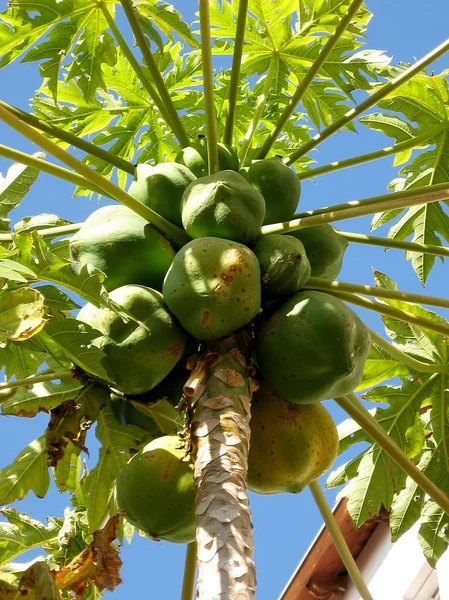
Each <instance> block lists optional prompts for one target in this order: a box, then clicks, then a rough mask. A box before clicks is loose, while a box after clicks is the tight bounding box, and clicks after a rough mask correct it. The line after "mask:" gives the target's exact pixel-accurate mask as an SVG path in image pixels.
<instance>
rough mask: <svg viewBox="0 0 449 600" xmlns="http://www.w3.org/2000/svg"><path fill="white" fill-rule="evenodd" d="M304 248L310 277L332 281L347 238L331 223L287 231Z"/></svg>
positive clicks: (344, 249)
mask: <svg viewBox="0 0 449 600" xmlns="http://www.w3.org/2000/svg"><path fill="white" fill-rule="evenodd" d="M289 235H292V236H293V237H295V238H296V239H298V240H299V241H300V242H302V243H303V245H304V248H305V249H306V254H307V258H308V259H309V262H310V266H311V269H312V277H320V278H321V279H327V280H328V281H334V279H336V278H337V277H338V275H339V273H340V271H341V267H342V265H343V257H344V254H345V252H346V248H347V247H348V243H349V242H348V240H347V239H345V238H344V237H343V236H342V235H340V234H339V233H338V231H337V230H336V229H334V228H333V227H332V226H331V225H329V224H327V223H325V224H323V225H316V226H315V227H307V228H305V229H299V230H298V231H292V232H291V233H289Z"/></svg>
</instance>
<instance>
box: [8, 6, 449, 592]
mask: <svg viewBox="0 0 449 600" xmlns="http://www.w3.org/2000/svg"><path fill="white" fill-rule="evenodd" d="M368 4H369V3H368ZM179 5H180V7H181V8H182V6H181V3H179ZM177 8H179V7H178V6H175V7H173V6H171V5H170V4H166V3H163V2H160V1H159V0H134V1H132V0H120V1H115V0H107V1H106V0H96V1H95V2H91V1H89V0H77V1H76V2H73V1H72V0H43V1H41V2H39V3H35V2H33V1H32V0H11V2H10V3H9V5H8V8H7V9H6V10H5V11H4V12H3V13H1V14H0V56H1V61H0V66H1V67H5V66H7V65H9V64H11V63H13V62H14V61H17V62H28V63H33V62H37V63H39V72H40V76H41V79H42V81H41V85H40V87H39V89H38V90H37V91H36V93H35V95H34V97H33V98H32V100H31V111H30V112H26V111H23V110H22V109H20V108H17V107H15V106H13V105H11V104H9V103H7V102H5V101H4V100H2V99H0V120H1V121H2V124H3V125H4V126H8V127H10V128H12V129H13V130H15V131H16V132H17V133H18V134H20V135H22V136H24V137H25V138H26V139H27V140H28V142H30V143H33V144H35V145H36V146H37V147H38V148H39V149H40V151H39V152H37V153H34V154H33V153H25V152H21V151H19V150H16V149H14V148H11V147H8V146H5V145H0V156H2V157H3V158H5V159H8V160H10V161H12V162H14V163H15V164H14V166H13V167H12V168H11V170H10V171H9V172H8V175H7V177H6V178H4V179H3V180H2V181H0V200H1V204H0V206H1V211H2V212H1V215H0V218H1V221H0V224H1V231H0V281H1V290H0V337H1V349H0V358H1V361H2V362H1V366H2V369H3V374H4V381H3V382H2V383H0V404H1V410H2V414H3V415H7V416H16V417H25V418H30V417H35V416H36V415H38V414H39V413H47V414H48V415H49V421H48V425H47V427H46V429H45V431H43V433H42V435H41V436H40V437H39V438H38V439H36V440H34V441H33V442H31V443H30V444H29V445H28V446H27V447H26V448H25V449H24V450H23V451H22V452H21V453H20V454H19V455H18V456H17V457H16V459H15V460H14V461H13V462H12V463H11V464H10V465H6V466H3V468H2V469H1V470H0V504H2V505H8V504H12V503H14V502H15V501H16V500H22V499H23V498H25V496H27V495H28V494H29V493H30V492H34V494H35V495H36V496H38V497H45V495H46V493H47V491H48V489H49V485H50V476H51V477H52V478H53V480H54V483H55V484H56V486H57V488H58V489H59V490H60V491H62V492H66V493H67V494H68V501H69V502H70V503H71V507H68V508H67V510H66V511H65V513H64V518H53V519H50V520H49V523H48V525H43V524H42V523H40V522H38V521H36V520H34V519H32V518H31V517H30V516H28V515H26V514H21V513H18V512H17V511H16V510H15V509H13V508H8V507H6V508H4V509H2V515H3V517H5V519H6V521H8V522H3V521H2V522H1V523H0V531H2V537H1V539H0V599H1V600H3V599H8V598H17V597H18V595H21V596H22V595H26V596H27V597H30V598H36V599H40V598H46V599H51V600H56V599H58V598H69V597H73V596H77V597H83V598H99V597H100V596H101V594H102V592H103V590H105V589H106V590H114V589H115V587H116V586H117V585H118V584H119V583H120V581H121V580H120V566H121V559H120V557H119V549H118V544H117V540H118V541H122V540H123V539H125V538H126V539H128V540H131V538H132V537H133V535H134V534H135V533H140V534H141V535H143V536H146V537H147V538H149V539H152V540H167V541H169V542H173V543H182V544H187V553H186V571H185V579H184V586H183V591H182V598H183V600H187V599H188V598H192V595H193V590H194V586H195V573H196V568H197V565H198V581H197V595H198V597H199V598H201V599H203V600H205V599H209V598H214V599H218V598H220V599H223V600H224V599H226V598H228V599H230V600H231V599H237V598H239V599H244V598H245V599H246V598H254V597H255V594H256V571H255V564H254V559H253V550H254V542H253V537H252V523H251V513H250V509H249V500H248V490H252V491H254V492H256V493H261V494H279V493H299V492H301V491H302V490H303V489H305V488H306V487H307V486H309V487H310V490H311V492H312V494H313V496H314V498H315V500H316V502H317V505H318V507H319V509H320V511H322V513H323V518H324V519H325V521H326V523H327V524H328V526H329V528H330V531H331V532H332V535H333V537H334V541H335V544H336V545H337V548H338V550H339V552H340V553H341V555H342V557H343V558H344V561H345V566H346V569H347V570H348V572H349V574H350V576H351V577H352V578H353V580H354V582H355V584H356V585H357V588H358V589H359V592H360V595H361V597H362V598H364V599H365V600H366V599H370V598H371V596H370V594H369V591H368V589H367V587H366V584H365V583H364V582H363V580H362V578H361V576H360V573H359V572H358V570H357V567H356V565H355V563H354V561H353V560H352V558H351V557H350V556H349V555H348V551H347V549H346V548H345V546H344V542H343V541H342V540H341V536H339V535H338V532H337V531H336V529H335V524H334V523H332V517H331V515H330V514H329V509H328V507H327V505H326V503H325V500H324V496H323V493H322V491H321V489H320V486H319V484H318V483H317V479H318V478H319V477H320V476H321V475H323V473H325V472H326V471H328V470H329V469H330V468H331V466H332V464H333V463H334V461H335V458H336V456H337V454H338V453H343V452H345V451H346V450H348V449H350V448H352V446H354V445H355V444H358V443H359V442H365V443H366V449H365V450H364V451H363V452H361V453H360V454H358V455H354V452H353V453H352V455H351V458H350V459H348V461H347V462H346V463H345V464H344V465H343V466H341V467H339V468H338V469H337V470H336V471H334V472H333V473H331V475H330V477H329V479H328V486H329V487H336V486H340V485H342V484H346V487H345V488H344V489H343V491H342V492H341V493H342V494H343V495H345V496H347V497H348V498H349V501H348V508H349V511H350V514H351V516H352V518H353V520H354V523H355V524H356V525H357V526H359V525H361V524H363V523H364V522H365V521H366V520H367V519H368V518H369V517H370V516H372V515H375V514H378V513H379V512H380V510H381V509H382V507H383V508H384V509H386V510H387V511H388V512H389V515H390V525H391V530H392V536H393V539H397V538H398V537H399V536H400V535H401V534H402V533H404V532H405V531H406V530H408V529H409V528H410V527H411V526H412V525H414V524H415V523H416V522H417V521H418V520H420V521H421V528H420V532H419V538H420V542H421V545H422V547H423V551H424V553H425V555H426V557H427V559H428V561H429V562H430V564H432V565H434V564H435V563H436V561H437V560H438V558H439V557H440V556H441V555H442V553H443V552H444V551H445V550H446V548H447V545H448V536H447V528H448V527H449V495H448V494H449V474H448V466H449V456H448V452H447V446H448V444H449V437H448V433H447V431H448V427H449V425H448V416H447V415H448V411H447V406H446V400H447V393H448V392H447V388H448V385H447V380H446V377H447V375H448V372H449V366H448V357H447V348H446V343H447V337H448V336H449V323H448V322H447V321H446V320H445V319H444V318H443V317H442V316H441V315H440V314H438V313H436V312H434V311H433V310H431V309H429V308H427V307H436V308H438V309H441V308H449V300H447V298H442V297H437V296H431V295H428V294H421V293H415V292H408V291H402V290H399V289H398V288H397V286H396V283H395V282H394V281H393V280H392V279H391V278H390V277H388V276H387V275H386V274H383V273H381V272H379V271H375V273H374V285H369V283H370V282H368V281H367V282H366V284H363V285H362V284H358V283H355V282H345V281H341V280H340V278H339V276H340V271H341V269H342V265H343V264H344V260H345V254H346V251H347V249H348V246H350V245H352V246H355V245H371V246H374V247H376V246H377V247H380V248H384V249H389V250H390V251H391V252H395V251H398V250H399V251H401V250H402V251H405V252H406V255H405V256H406V259H407V261H409V263H410V264H407V265H406V268H407V269H413V270H414V271H415V272H416V275H417V277H418V279H419V281H420V282H421V283H422V284H423V285H424V284H425V283H426V281H427V279H428V277H429V275H430V273H431V271H432V268H433V267H434V264H435V259H436V258H438V257H439V258H441V259H442V260H443V259H444V257H447V256H449V249H448V247H447V246H446V245H445V243H446V244H448V243H449V218H448V216H447V212H446V203H447V200H448V199H449V177H448V172H447V169H446V162H447V160H446V159H447V148H446V141H447V131H448V112H447V106H448V105H449V102H448V100H449V91H448V82H447V73H446V72H442V73H435V72H431V71H429V69H428V68H429V67H430V65H432V63H434V62H435V61H436V60H437V59H438V58H440V57H441V56H443V55H444V54H445V53H446V52H447V51H448V50H449V41H445V42H444V43H442V44H440V45H439V46H438V47H436V48H435V49H434V50H429V52H428V53H427V54H426V55H425V56H423V57H422V58H421V59H419V60H417V61H416V62H415V63H414V64H411V65H408V64H404V63H402V62H400V61H398V60H396V59H395V62H394V63H393V62H392V61H391V60H390V59H389V58H388V57H387V56H386V55H385V54H384V53H382V52H380V51H376V50H369V49H367V48H366V47H365V46H364V41H363V39H364V37H365V36H366V31H367V29H368V24H369V21H370V19H371V17H372V14H371V13H370V11H369V8H371V7H369V6H368V7H367V6H365V2H364V1H363V0H338V1H335V0H299V2H298V1H296V0H295V1H292V0H240V1H239V2H236V1H231V0H221V1H220V2H219V1H218V0H199V2H198V6H197V7H196V9H197V11H198V12H197V20H196V21H195V22H194V23H193V24H191V25H190V24H189V23H188V22H187V20H186V19H184V18H183V17H182V16H181V14H180V13H179V12H178V10H177ZM19 70H20V68H19V67H17V72H19ZM356 124H357V126H358V127H359V128H361V127H365V128H369V129H371V130H372V131H376V132H380V133H382V134H383V135H384V136H385V137H387V138H393V139H394V143H393V144H391V143H389V144H388V145H387V146H386V147H384V148H382V149H380V150H374V151H371V152H369V153H367V154H358V155H356V153H355V152H354V156H352V157H350V158H345V159H341V160H335V161H334V162H332V163H329V164H321V165H315V164H314V163H315V159H316V157H317V154H316V153H315V152H314V151H315V149H316V148H318V147H319V145H320V144H322V143H323V142H325V141H326V140H327V139H328V138H330V137H331V136H332V135H334V134H335V133H337V132H340V131H345V132H348V133H350V132H356V131H357V127H356ZM354 139H355V136H354ZM385 144H387V142H385ZM355 145H356V144H354V146H355ZM385 156H394V161H395V166H398V167H401V168H400V170H399V172H398V173H396V174H395V177H394V179H393V180H392V182H391V184H390V186H389V191H388V193H385V194H382V195H380V196H372V194H370V189H369V186H367V189H366V192H367V193H366V194H365V196H364V197H363V198H362V199H357V200H354V199H351V198H348V201H347V202H345V203H342V204H332V202H328V201H326V202H325V203H326V204H329V206H320V207H318V208H315V209H313V210H307V211H303V209H302V208H301V202H300V200H302V197H303V196H304V195H305V193H306V192H305V190H307V187H306V184H304V183H303V182H305V181H307V180H312V179H315V178H318V177H320V176H324V175H326V174H328V173H331V172H335V171H338V170H342V169H349V168H354V169H355V168H356V167H357V166H358V165H360V164H363V163H368V162H371V161H375V160H377V159H380V158H383V157H385ZM52 159H54V161H56V163H57V164H56V163H55V162H54V161H52ZM41 172H42V173H48V174H50V175H52V176H54V177H55V178H59V179H62V180H65V181H67V182H69V183H70V184H72V185H73V186H74V187H73V195H74V197H75V198H78V197H80V196H86V197H91V196H96V198H98V199H99V200H101V202H102V203H103V205H102V206H100V207H99V208H97V207H95V208H94V209H92V210H91V211H90V214H89V216H88V217H87V218H86V219H85V220H84V221H83V222H77V223H74V222H71V221H70V220H69V219H67V218H66V216H65V215H64V202H63V200H64V199H61V201H60V203H59V206H60V214H58V215H54V214H46V213H39V211H35V212H37V213H38V214H33V215H30V216H27V217H24V218H23V219H21V220H19V221H18V222H16V223H11V218H10V216H9V214H10V212H11V211H13V209H15V208H16V207H18V206H19V205H21V203H22V202H23V205H22V208H23V207H24V206H26V202H27V192H28V190H29V188H30V186H31V185H32V183H33V182H34V181H35V180H36V178H37V177H38V176H39V173H41ZM351 172H352V171H351V170H350V171H347V173H348V177H351ZM67 200H68V199H67ZM302 202H303V203H304V201H303V200H302ZM323 204H324V202H323ZM298 205H299V206H298ZM90 206H92V205H90ZM297 211H300V212H297ZM12 216H13V215H12ZM361 217H368V218H372V221H371V228H372V229H376V228H379V227H381V226H385V225H389V227H390V228H389V230H388V231H387V233H386V234H385V235H384V236H383V237H376V236H373V235H371V234H365V233H363V227H362V226H360V229H359V231H358V232H357V233H350V232H344V231H341V230H339V229H338V228H337V227H336V226H335V224H338V223H339V221H347V220H349V221H350V222H351V223H352V222H355V223H356V224H357V223H361V222H365V221H361ZM382 231H383V230H382ZM423 305H424V306H426V308H424V306H423ZM361 309H365V310H361ZM369 311H370V312H371V313H375V314H377V315H380V316H381V318H382V322H383V325H384V326H385V335H380V334H379V333H377V332H376V331H374V330H373V329H371V328H370V327H368V325H367V322H368V319H367V317H366V315H367V314H369ZM393 384H394V385H393ZM355 392H363V397H362V398H360V397H358V396H356V395H355ZM361 400H364V401H368V402H372V403H376V404H377V405H379V404H382V405H385V407H380V408H379V407H376V406H375V405H374V407H375V410H374V411H372V410H371V411H369V410H367V407H366V404H365V402H362V401H361ZM323 401H333V402H335V403H336V404H337V405H338V406H339V407H341V408H342V409H343V410H344V411H345V412H346V413H347V415H348V417H349V419H348V421H345V422H344V423H343V424H341V425H340V427H339V429H338V431H337V428H336V424H335V422H334V420H333V419H332V417H331V415H330V414H329V412H328V410H327V408H326V407H325V405H323V404H322V402H323ZM93 427H95V433H96V437H97V439H98V441H99V443H100V451H99V458H98V462H97V463H96V464H94V465H93V466H92V465H90V466H89V468H87V467H86V465H85V464H84V460H83V457H84V455H85V453H87V451H88V446H89V439H90V438H88V432H89V430H91V429H92V428H93ZM2 540H6V542H5V543H3V541H2ZM148 543H150V542H148ZM39 546H40V547H42V549H43V550H44V551H45V552H46V554H45V556H44V557H40V558H39V559H35V560H33V561H32V562H31V563H29V564H27V565H23V564H21V565H18V564H17V563H15V562H14V559H15V558H16V557H17V556H19V555H20V554H22V553H23V552H26V551H27V550H28V549H31V548H36V547H39Z"/></svg>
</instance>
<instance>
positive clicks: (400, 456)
mask: <svg viewBox="0 0 449 600" xmlns="http://www.w3.org/2000/svg"><path fill="white" fill-rule="evenodd" d="M335 401H336V403H337V404H338V405H339V406H340V407H341V408H342V409H343V410H344V411H345V412H346V413H348V415H349V416H350V417H351V419H353V420H354V421H355V422H356V423H357V424H358V425H360V427H362V429H363V430H364V431H366V433H368V435H369V436H370V437H371V438H372V439H373V440H374V442H375V443H376V444H378V445H379V446H380V447H381V448H382V450H384V452H386V453H387V454H388V456H389V457H390V458H391V459H392V460H393V461H394V462H395V463H396V464H397V465H398V466H399V467H400V468H401V469H403V470H404V471H405V472H406V473H407V475H408V476H409V477H410V478H411V479H413V481H414V482H415V483H416V484H417V485H419V486H420V487H421V488H422V489H423V490H424V491H425V492H426V494H428V495H429V496H430V498H431V499H432V500H433V501H434V502H436V504H438V506H439V507H440V508H441V509H442V510H444V511H446V513H448V514H449V497H448V496H446V494H445V493H444V492H443V491H442V490H441V489H440V488H439V487H438V486H437V485H435V484H434V483H433V481H430V479H429V478H428V477H426V475H425V474H424V473H423V472H422V471H420V470H419V469H418V467H416V466H415V465H414V464H413V462H412V461H411V460H410V459H409V458H408V456H406V455H405V454H404V452H403V451H402V450H401V448H400V447H399V446H398V445H397V444H396V442H395V441H394V440H392V438H391V437H390V436H389V435H388V434H387V433H386V432H385V431H384V430H383V429H382V427H381V426H380V425H379V423H378V422H377V421H376V419H375V418H374V417H373V416H372V415H371V414H370V413H369V411H368V410H367V409H366V408H365V407H364V406H363V404H362V403H361V402H360V401H359V399H358V398H357V396H355V395H354V394H348V395H347V396H342V397H341V398H336V399H335Z"/></svg>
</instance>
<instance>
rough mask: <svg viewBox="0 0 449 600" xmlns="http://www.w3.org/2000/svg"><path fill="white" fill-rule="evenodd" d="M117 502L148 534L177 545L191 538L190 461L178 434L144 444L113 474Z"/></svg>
mask: <svg viewBox="0 0 449 600" xmlns="http://www.w3.org/2000/svg"><path fill="white" fill-rule="evenodd" d="M117 503H118V506H119V508H120V509H121V510H124V511H125V517H126V519H127V520H128V521H129V522H130V523H132V525H135V526H136V527H138V528H139V529H140V530H142V531H143V532H145V533H146V534H147V535H149V536H150V537H152V538H154V539H156V540H167V541H169V542H177V543H179V544H188V543H190V542H193V540H194V539H195V531H196V525H195V484H194V480H193V463H192V461H191V459H190V458H189V457H186V456H185V450H184V449H183V447H182V443H181V441H180V440H179V438H178V436H175V435H170V436H169V435H167V436H163V437H159V438H157V439H155V440H152V441H151V442H150V443H149V444H147V445H146V446H144V447H143V448H142V450H141V451H140V452H138V453H137V454H136V455H135V456H133V458H132V459H131V460H130V461H129V463H128V464H127V465H126V466H125V467H124V468H123V469H122V470H121V471H120V474H119V476H118V477H117Z"/></svg>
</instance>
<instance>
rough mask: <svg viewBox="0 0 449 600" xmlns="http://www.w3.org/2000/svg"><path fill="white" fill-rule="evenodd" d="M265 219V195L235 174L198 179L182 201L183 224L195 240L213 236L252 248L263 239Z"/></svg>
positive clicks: (221, 172) (188, 189) (228, 173)
mask: <svg viewBox="0 0 449 600" xmlns="http://www.w3.org/2000/svg"><path fill="white" fill-rule="evenodd" d="M264 216H265V201H264V199H263V196H262V194H260V192H258V191H257V190H256V189H254V188H253V187H252V186H251V185H250V184H249V183H248V182H247V181H246V179H245V178H244V177H242V175H240V174H239V173H236V172H235V171H220V172H218V173H215V174H214V175H210V176H208V177H203V178H201V179H197V180H196V181H194V182H193V183H191V184H190V185H189V187H188V188H187V189H186V191H185V192H184V195H183V197H182V223H183V225H184V229H185V230H186V231H187V233H188V234H189V235H190V236H191V237H192V238H200V237H208V236H212V237H218V238H225V239H227V240H234V241H235V242H240V243H241V244H249V243H251V242H253V241H254V240H255V239H256V238H257V237H258V236H259V235H260V228H261V226H262V223H263V220H264Z"/></svg>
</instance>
